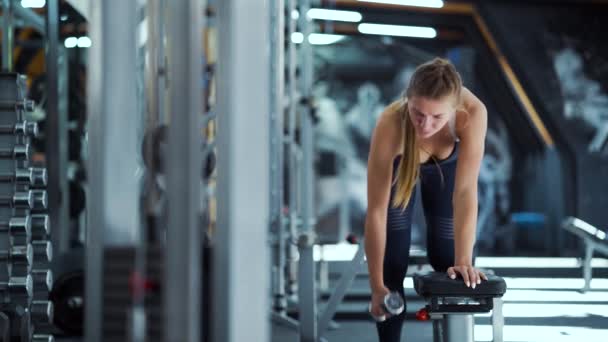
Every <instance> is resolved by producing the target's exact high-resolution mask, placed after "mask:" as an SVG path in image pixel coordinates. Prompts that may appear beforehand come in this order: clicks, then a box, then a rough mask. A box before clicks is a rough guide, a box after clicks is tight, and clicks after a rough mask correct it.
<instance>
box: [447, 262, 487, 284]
mask: <svg viewBox="0 0 608 342" xmlns="http://www.w3.org/2000/svg"><path fill="white" fill-rule="evenodd" d="M457 274H460V275H461V276H462V279H463V280H464V283H465V284H466V285H467V287H473V288H475V286H477V285H478V284H481V280H488V277H486V275H485V274H484V273H483V272H481V271H480V270H478V269H476V268H475V267H473V265H454V266H452V267H450V268H448V275H449V276H450V278H452V279H456V276H457Z"/></svg>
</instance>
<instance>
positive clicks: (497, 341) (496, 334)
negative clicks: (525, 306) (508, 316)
mask: <svg viewBox="0 0 608 342" xmlns="http://www.w3.org/2000/svg"><path fill="white" fill-rule="evenodd" d="M492 301H493V307H494V309H493V310H492V341H493V342H503V330H504V327H505V316H504V315H503V312H502V298H494V299H492Z"/></svg>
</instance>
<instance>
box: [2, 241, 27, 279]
mask: <svg viewBox="0 0 608 342" xmlns="http://www.w3.org/2000/svg"><path fill="white" fill-rule="evenodd" d="M0 262H6V263H10V264H11V265H12V267H14V268H15V269H17V268H19V269H21V270H23V271H24V272H21V274H24V273H25V274H27V273H29V272H30V271H31V269H32V264H33V263H34V248H33V247H32V245H31V244H27V245H25V246H11V247H10V248H9V249H8V250H0Z"/></svg>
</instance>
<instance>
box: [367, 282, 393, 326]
mask: <svg viewBox="0 0 608 342" xmlns="http://www.w3.org/2000/svg"><path fill="white" fill-rule="evenodd" d="M390 292H391V291H390V290H389V289H388V288H386V286H384V287H382V288H379V289H377V290H373V291H372V302H371V308H370V313H371V314H372V316H374V318H376V319H377V320H378V321H384V320H385V319H387V318H389V317H391V315H390V314H389V313H388V312H386V311H385V310H384V309H383V308H382V305H383V304H384V296H386V295H387V294H389V293H390Z"/></svg>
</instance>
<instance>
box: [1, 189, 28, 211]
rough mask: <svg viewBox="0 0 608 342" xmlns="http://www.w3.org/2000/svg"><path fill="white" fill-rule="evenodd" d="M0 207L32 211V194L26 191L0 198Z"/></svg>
mask: <svg viewBox="0 0 608 342" xmlns="http://www.w3.org/2000/svg"><path fill="white" fill-rule="evenodd" d="M0 205H3V206H10V207H12V208H19V209H33V208H34V193H33V192H32V191H31V190H28V191H17V192H15V193H14V194H13V196H0Z"/></svg>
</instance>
